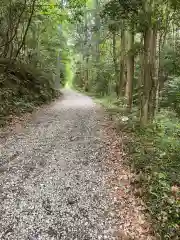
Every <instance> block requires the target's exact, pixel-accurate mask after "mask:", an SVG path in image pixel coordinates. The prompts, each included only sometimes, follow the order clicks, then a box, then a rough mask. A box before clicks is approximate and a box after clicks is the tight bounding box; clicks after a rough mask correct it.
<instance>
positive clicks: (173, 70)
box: [73, 0, 180, 239]
mask: <svg viewBox="0 0 180 240" xmlns="http://www.w3.org/2000/svg"><path fill="white" fill-rule="evenodd" d="M179 22H180V5H179V1H176V0H169V1H162V0H158V1H144V0H136V1H134V0H130V1H126V0H124V1H116V0H112V1H107V2H104V3H102V2H100V1H98V0H96V1H95V0H94V1H88V3H87V5H86V8H85V10H84V15H83V16H82V22H81V24H80V25H79V26H78V28H77V30H76V31H77V33H78V34H77V33H76V35H75V45H76V49H75V54H76V56H77V58H76V59H77V60H76V68H77V71H76V74H75V77H74V82H73V83H74V86H75V87H76V88H78V89H81V90H82V91H85V92H87V93H88V94H90V95H93V96H94V97H96V99H97V100H98V101H99V102H100V103H102V104H103V105H104V106H105V108H106V109H107V110H108V112H109V114H110V116H111V117H112V120H113V121H114V122H115V123H116V126H117V131H119V133H122V132H123V133H124V134H126V136H127V139H128V141H127V139H126V144H125V146H126V152H127V154H128V156H129V157H128V159H129V161H128V162H127V163H128V164H130V165H131V167H132V172H134V173H135V177H134V179H133V180H132V184H133V186H134V187H135V193H136V194H137V196H138V197H141V198H143V199H144V201H145V203H146V205H147V210H148V212H149V213H150V214H151V216H152V221H153V224H154V229H155V231H156V233H157V237H159V238H160V239H179V238H180V67H179V66H180V34H179V33H180V32H179V26H180V25H179Z"/></svg>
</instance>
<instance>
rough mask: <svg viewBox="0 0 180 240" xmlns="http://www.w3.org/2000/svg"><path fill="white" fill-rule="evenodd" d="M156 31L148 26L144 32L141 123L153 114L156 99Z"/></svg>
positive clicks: (145, 122) (145, 121)
mask: <svg viewBox="0 0 180 240" xmlns="http://www.w3.org/2000/svg"><path fill="white" fill-rule="evenodd" d="M156 39H157V32H156V30H155V29H153V28H152V27H149V28H148V29H147V30H146V32H145V34H144V93H143V111H142V113H143V114H142V118H141V122H142V124H144V125H146V124H147V123H148V122H149V120H150V119H152V118H153V116H154V110H155V109H154V102H155V101H156V87H155V79H154V77H155V68H154V66H155V56H156Z"/></svg>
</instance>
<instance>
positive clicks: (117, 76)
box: [112, 31, 119, 84]
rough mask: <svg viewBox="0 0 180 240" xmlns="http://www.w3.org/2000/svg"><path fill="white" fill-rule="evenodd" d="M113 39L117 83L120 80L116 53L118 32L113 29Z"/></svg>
mask: <svg viewBox="0 0 180 240" xmlns="http://www.w3.org/2000/svg"><path fill="white" fill-rule="evenodd" d="M112 34H113V35H112V40H113V62H114V71H115V77H116V84H117V83H118V81H119V71H118V66H117V54H116V32H115V31H113V33H112Z"/></svg>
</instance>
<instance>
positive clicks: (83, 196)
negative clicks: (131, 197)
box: [0, 90, 148, 240]
mask: <svg viewBox="0 0 180 240" xmlns="http://www.w3.org/2000/svg"><path fill="white" fill-rule="evenodd" d="M99 111H100V110H99V107H98V106H96V105H95V104H94V103H93V101H92V100H91V99H90V98H89V97H86V96H83V95H81V94H78V93H74V92H72V91H69V90H68V91H67V90H65V91H64V97H63V99H61V100H59V101H57V102H56V103H54V104H52V105H51V106H49V108H46V109H45V110H41V111H40V112H39V113H38V115H37V116H36V118H35V120H33V121H31V122H29V123H28V124H27V126H26V128H25V129H24V130H23V131H22V132H19V133H18V134H13V135H11V136H9V137H8V139H7V140H6V142H5V143H4V144H3V145H2V146H1V148H0V239H11V240H21V239H22V240H26V239H27V240H39V239H42V240H50V239H57V240H58V239H66V240H75V239H77V240H89V239H92V240H96V239H97V240H98V239H103V240H104V239H108V240H111V239H126V238H125V237H123V235H121V234H120V235H121V236H120V235H118V234H117V232H118V229H119V226H118V223H119V222H120V221H119V218H120V215H121V214H115V212H112V211H115V210H113V209H114V206H115V204H114V203H115V202H114V200H112V199H114V197H112V195H111V194H109V193H110V192H111V191H110V190H109V188H108V187H107V179H108V178H109V177H111V175H112V171H111V170H112V169H113V168H112V169H111V167H110V166H109V165H107V164H106V163H105V162H106V159H107V158H108V154H107V151H106V150H107V140H105V139H104V133H103V131H104V130H103V131H101V125H100V122H101V121H100V120H101V118H102V116H101V113H100V112H99ZM116 189H117V188H116ZM119 201H122V199H121V200H119ZM116 202H117V199H116ZM130 204H131V203H130ZM123 206H124V205H123ZM118 209H119V211H121V210H120V207H119V206H118ZM128 209H129V208H128V207H127V212H128V211H129V210H128ZM116 210H117V209H116ZM122 216H123V218H122V219H121V222H125V223H127V220H126V221H123V219H124V218H125V217H124V215H123V214H122ZM123 224H124V223H121V226H124V225H123ZM129 226H130V225H129ZM125 228H126V226H125ZM127 228H128V227H127ZM135 228H137V226H135ZM132 229H133V228H132V227H131V229H130V231H131V230H132ZM142 239H148V238H146V237H145V238H142Z"/></svg>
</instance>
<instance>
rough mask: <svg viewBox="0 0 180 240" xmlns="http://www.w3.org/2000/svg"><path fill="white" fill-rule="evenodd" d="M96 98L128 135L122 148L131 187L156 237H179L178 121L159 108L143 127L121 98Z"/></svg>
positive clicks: (179, 122)
mask: <svg viewBox="0 0 180 240" xmlns="http://www.w3.org/2000/svg"><path fill="white" fill-rule="evenodd" d="M96 101H97V102H99V103H101V104H102V105H104V107H105V108H106V109H107V110H108V113H109V115H110V116H111V118H112V120H113V121H115V122H116V127H117V131H121V132H122V131H123V132H124V134H126V136H129V137H128V139H129V140H128V141H126V151H127V152H128V153H129V156H130V158H129V159H131V160H130V161H129V163H130V164H131V166H132V171H134V173H135V175H136V177H135V179H134V180H133V186H135V188H136V190H137V189H139V195H140V196H141V197H142V198H143V199H144V201H145V203H146V204H147V209H148V212H149V213H150V214H151V216H152V221H153V223H154V229H155V231H156V233H157V236H159V238H160V239H180V192H179V189H180V120H179V119H178V118H177V117H176V115H175V114H174V113H172V112H168V111H166V110H164V109H163V110H162V111H161V112H160V113H159V114H158V116H157V117H156V119H155V121H154V123H153V124H151V125H149V126H146V127H144V128H143V127H140V125H139V123H138V119H137V117H136V113H137V111H136V109H133V112H132V113H131V114H127V113H126V111H125V110H124V109H125V107H124V106H123V104H122V101H120V100H117V99H115V98H112V97H104V98H96ZM140 190H141V191H140ZM137 192H138V191H137Z"/></svg>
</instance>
